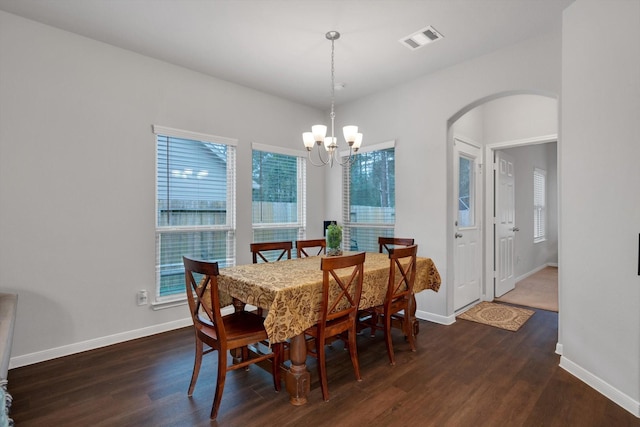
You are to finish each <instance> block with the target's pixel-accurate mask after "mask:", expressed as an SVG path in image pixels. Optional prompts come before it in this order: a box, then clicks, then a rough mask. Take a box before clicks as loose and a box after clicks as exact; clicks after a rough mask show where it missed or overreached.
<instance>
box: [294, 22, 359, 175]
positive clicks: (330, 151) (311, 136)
mask: <svg viewBox="0 0 640 427" xmlns="http://www.w3.org/2000/svg"><path fill="white" fill-rule="evenodd" d="M325 37H326V38H327V39H328V40H331V114H330V115H329V117H330V118H331V136H327V127H326V126H325V125H314V126H311V132H304V133H303V134H302V142H303V143H304V146H305V148H306V149H307V154H308V158H309V162H310V163H311V164H312V165H314V166H326V165H329V167H333V165H334V163H337V164H339V165H340V166H347V165H350V164H351V163H353V161H354V159H355V153H357V152H358V149H359V148H360V145H361V144H362V134H361V133H358V126H353V125H349V126H345V127H343V128H342V132H343V134H344V139H345V141H347V144H349V157H348V158H347V159H345V161H344V162H340V160H339V159H338V156H339V154H338V142H337V138H336V137H335V135H334V124H335V118H336V113H335V112H334V106H335V90H336V81H335V80H336V78H335V67H334V51H335V49H334V43H335V41H336V40H338V39H339V38H340V33H339V32H337V31H329V32H328V33H327V34H326V35H325ZM314 144H315V146H316V148H317V153H318V159H319V160H320V163H315V162H314V161H313V160H312V159H311V150H312V149H313V146H314ZM321 147H323V148H324V150H323V149H322V148H321ZM323 151H324V152H325V154H323Z"/></svg>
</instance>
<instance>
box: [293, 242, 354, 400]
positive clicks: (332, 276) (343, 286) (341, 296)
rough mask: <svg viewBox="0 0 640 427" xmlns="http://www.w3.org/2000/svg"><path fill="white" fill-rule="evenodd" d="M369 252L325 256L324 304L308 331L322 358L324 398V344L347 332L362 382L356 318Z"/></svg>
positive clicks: (322, 264) (315, 353) (314, 352)
mask: <svg viewBox="0 0 640 427" xmlns="http://www.w3.org/2000/svg"><path fill="white" fill-rule="evenodd" d="M364 259H365V253H364V252H362V253H358V254H355V255H344V256H334V257H327V258H322V260H321V261H320V268H321V270H322V303H321V309H320V318H319V319H318V323H317V324H316V325H314V326H312V327H311V328H309V329H307V330H306V331H305V334H306V335H308V336H310V337H313V339H314V340H315V350H312V351H311V352H310V353H309V354H310V355H311V356H314V357H317V359H318V376H319V377H320V387H321V388H322V398H323V399H324V400H325V401H327V400H329V389H328V386H327V369H326V357H325V351H324V346H325V343H326V342H327V339H328V338H330V337H333V336H337V335H344V333H346V334H347V343H348V344H347V348H348V349H349V355H350V356H351V363H352V364H353V370H354V372H355V375H356V380H358V381H361V379H362V378H361V377H360V365H359V363H358V350H357V347H356V317H357V314H358V304H359V303H360V296H361V294H362V281H363V275H364Z"/></svg>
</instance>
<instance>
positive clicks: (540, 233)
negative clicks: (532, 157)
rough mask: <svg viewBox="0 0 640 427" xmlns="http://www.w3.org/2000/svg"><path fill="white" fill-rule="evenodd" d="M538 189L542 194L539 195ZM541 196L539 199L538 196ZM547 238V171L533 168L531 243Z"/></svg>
mask: <svg viewBox="0 0 640 427" xmlns="http://www.w3.org/2000/svg"><path fill="white" fill-rule="evenodd" d="M540 181H542V184H541V185H542V188H540ZM540 191H541V192H542V194H541V195H540V194H539V193H540ZM540 197H541V198H542V199H541V200H539V198H540ZM546 240H547V171H546V170H544V169H542V168H533V243H540V242H544V241H546Z"/></svg>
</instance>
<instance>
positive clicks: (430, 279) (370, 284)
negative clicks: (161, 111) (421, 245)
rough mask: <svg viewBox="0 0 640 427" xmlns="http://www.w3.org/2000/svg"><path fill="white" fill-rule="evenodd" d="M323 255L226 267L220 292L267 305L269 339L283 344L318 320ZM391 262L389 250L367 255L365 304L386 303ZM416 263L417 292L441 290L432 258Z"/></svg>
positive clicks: (363, 290)
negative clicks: (321, 259) (387, 252)
mask: <svg viewBox="0 0 640 427" xmlns="http://www.w3.org/2000/svg"><path fill="white" fill-rule="evenodd" d="M320 258H321V257H320V256H314V257H308V258H301V259H292V260H284V261H278V262H271V263H262V264H247V265H238V266H235V267H226V268H221V269H220V275H219V276H218V287H219V289H220V291H221V294H222V293H226V294H228V295H229V296H230V297H233V298H236V299H238V300H240V301H242V302H245V303H247V304H252V305H255V306H258V307H262V308H265V309H268V310H269V311H268V314H267V317H266V319H265V322H264V326H265V329H266V330H267V334H268V335H269V339H270V340H271V342H283V341H285V340H287V339H290V338H292V337H294V336H296V335H299V334H301V333H302V332H303V331H304V330H305V329H307V328H309V327H311V326H313V325H314V324H315V323H317V321H318V318H319V313H318V312H319V309H320V300H321V298H322V270H320ZM389 265H390V264H389V256H388V255H387V254H379V253H369V252H368V253H367V254H366V258H365V264H364V283H363V286H362V297H361V299H360V308H369V307H373V306H376V305H380V304H382V303H383V302H384V297H385V293H386V289H387V282H388V280H389ZM416 267H417V269H416V281H415V284H414V292H415V293H418V292H420V291H423V290H425V289H431V290H433V291H435V292H437V291H438V289H439V288H440V282H441V280H440V274H439V273H438V270H437V269H436V266H435V265H434V264H433V261H432V260H431V259H430V258H422V257H418V258H417V260H416ZM227 298H229V297H227ZM223 302H227V303H230V302H231V301H230V300H228V301H223ZM223 305H224V304H223Z"/></svg>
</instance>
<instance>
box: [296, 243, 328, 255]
mask: <svg viewBox="0 0 640 427" xmlns="http://www.w3.org/2000/svg"><path fill="white" fill-rule="evenodd" d="M311 249H314V250H313V251H312V250H311ZM296 251H297V256H298V258H302V257H308V256H312V255H320V254H324V253H326V252H327V240H326V239H308V240H298V241H297V242H296Z"/></svg>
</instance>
